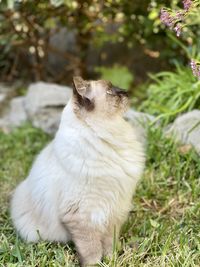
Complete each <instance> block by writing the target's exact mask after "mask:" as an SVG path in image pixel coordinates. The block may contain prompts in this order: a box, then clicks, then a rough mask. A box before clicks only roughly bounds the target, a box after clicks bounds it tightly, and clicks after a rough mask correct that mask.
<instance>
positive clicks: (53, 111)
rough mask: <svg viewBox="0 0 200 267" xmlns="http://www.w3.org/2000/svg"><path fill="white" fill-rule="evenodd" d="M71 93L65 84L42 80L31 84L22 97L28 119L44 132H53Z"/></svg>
mask: <svg viewBox="0 0 200 267" xmlns="http://www.w3.org/2000/svg"><path fill="white" fill-rule="evenodd" d="M71 93H72V90H71V88H70V87H66V86H60V85H57V84H50V83H44V82H38V83H34V84H31V85H30V86H29V88H28V92H27V95H26V96H25V99H24V104H25V110H26V112H27V115H28V118H29V120H30V121H31V122H32V124H33V125H34V126H35V127H38V128H41V129H42V130H44V131H45V132H46V133H50V134H53V133H55V132H56V130H57V129H58V125H59V122H60V115H61V112H62V110H63V108H64V107H65V105H66V104H67V102H68V100H69V98H70V97H71Z"/></svg>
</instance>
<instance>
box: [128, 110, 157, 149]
mask: <svg viewBox="0 0 200 267" xmlns="http://www.w3.org/2000/svg"><path fill="white" fill-rule="evenodd" d="M124 118H125V120H127V121H129V122H130V123H131V125H132V126H133V127H134V129H135V131H136V134H137V137H138V140H139V141H141V142H142V143H144V144H146V135H147V128H148V125H149V123H150V122H151V121H153V120H154V119H155V118H154V116H152V115H149V114H147V113H143V112H138V111H135V110H133V109H131V108H130V109H129V110H128V111H127V112H126V113H125V115H124Z"/></svg>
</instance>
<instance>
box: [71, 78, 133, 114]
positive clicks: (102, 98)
mask: <svg viewBox="0 0 200 267" xmlns="http://www.w3.org/2000/svg"><path fill="white" fill-rule="evenodd" d="M128 103H129V101H128V95H127V92H125V91H124V90H122V89H120V88H118V87H115V86H114V85H112V83H111V82H108V81H105V80H98V81H88V80H83V79H82V78H81V77H74V78H73V105H74V110H75V112H76V113H77V114H79V116H85V115H89V114H95V115H96V116H106V117H108V116H109V117H113V116H115V115H122V114H123V113H124V112H125V111H126V110H127V108H128Z"/></svg>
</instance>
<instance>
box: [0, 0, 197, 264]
mask: <svg viewBox="0 0 200 267" xmlns="http://www.w3.org/2000/svg"><path fill="white" fill-rule="evenodd" d="M199 14H200V1H199V0H198V1H191V0H184V1H178V0H172V1H168V0H164V1H157V0H150V1H147V0H134V1H130V0H115V1H114V0H107V1H103V0H102V1H97V0H93V1H92V0H88V1H81V0H51V1H50V0H48V1H47V0H44V1H37V0H35V1H34V0H29V1H26V0H21V1H14V0H8V1H4V0H0V266H78V261H77V257H76V254H75V250H74V247H73V245H70V246H69V245H61V244H53V243H52V244H51V243H47V242H41V243H39V244H29V245H27V244H25V243H24V242H23V241H22V240H21V239H20V238H19V237H18V236H17V234H16V232H15V231H14V229H13V226H12V223H11V220H10V215H9V201H10V196H11V194H12V190H13V189H14V188H15V186H16V184H17V183H19V181H21V180H22V179H24V178H25V177H26V175H27V173H28V170H29V168H30V166H31V163H32V161H33V159H34V157H35V156H36V154H37V153H38V152H39V151H40V150H41V149H42V148H43V147H44V145H45V144H46V143H47V142H48V141H49V140H51V138H52V132H51V130H47V131H45V132H44V131H43V130H44V129H43V127H39V126H40V125H39V124H37V123H34V122H35V121H34V119H33V121H31V120H29V119H26V120H25V119H24V117H23V116H22V117H23V118H22V117H20V124H19V125H17V124H16V120H18V117H17V116H16V115H18V112H19V110H18V109H17V107H19V106H18V104H19V102H20V101H22V100H23V101H24V99H25V97H27V95H28V97H29V99H30V98H31V97H32V93H33V94H34V92H33V91H34V90H35V92H36V91H37V89H34V88H37V87H38V86H39V87H40V89H39V91H38V92H41V91H40V90H43V92H41V98H42V94H44V91H45V90H47V89H46V88H48V87H49V86H52V83H53V84H57V85H64V86H68V87H69V88H67V87H66V90H70V87H71V82H72V77H73V76H76V75H80V76H82V77H84V78H85V79H98V78H102V79H106V80H110V81H112V82H113V84H115V85H117V86H119V87H121V88H124V89H125V90H128V91H129V93H130V96H131V97H130V99H131V106H132V112H133V117H134V116H135V114H137V115H138V116H139V115H141V114H142V116H144V117H145V118H148V120H147V119H145V125H142V129H144V131H145V134H144V135H145V141H144V143H145V146H146V150H147V163H146V165H147V167H146V170H145V173H144V176H143V179H142V181H141V183H140V184H139V185H138V188H137V192H136V195H135V196H134V198H133V209H132V211H131V213H130V216H129V219H128V221H127V223H126V224H125V225H124V227H123V229H122V233H121V237H120V242H119V244H117V245H116V247H115V248H113V258H112V259H104V261H103V263H101V265H100V266H104V267H106V266H112V267H114V266H119V267H125V266H127V267H128V266H131V267H132V266H136V267H140V266H147V267H150V266H152V267H156V266H162V267H163V266H166V267H168V266H177V267H178V266H185V267H186V266H188V267H189V266H200V160H199V154H200V80H199V78H200V67H199V62H200V15H199ZM38 81H43V82H45V84H44V83H42V84H41V83H40V84H39V85H38V83H37V82H38ZM30 84H32V87H31V88H30ZM55 88H58V87H55ZM55 88H54V89H55ZM60 89H61V87H59V89H55V90H58V91H59V90H60ZM58 91H56V92H57V93H58ZM30 92H31V94H30ZM47 92H48V91H47ZM29 94H30V95H29ZM43 97H45V96H44V95H43ZM16 98H18V100H19V99H21V100H20V101H18V100H17V101H16ZM13 99H15V100H14V102H12V101H13ZM27 99H28V98H26V101H28V100H27ZM16 102H17V103H18V104H16ZM13 103H14V104H13ZM20 103H21V102H20ZM56 105H57V106H56ZM56 105H55V106H54V107H52V106H51V107H49V106H48V108H46V110H45V112H47V113H45V116H46V114H50V112H52V110H55V109H56V112H58V113H59V114H60V112H61V110H62V108H63V103H62V105H61V104H60V102H59V101H58V103H57V104H56ZM10 109H11V111H10ZM40 111H41V110H40ZM40 111H39V112H40ZM42 112H43V110H42ZM48 112H49V113H48ZM134 112H135V113H134ZM11 113H12V118H11ZM13 113H14V115H15V116H14V117H13ZM131 114H132V113H131ZM29 115H30V114H29ZM9 116H10V117H9ZM13 118H14V119H13ZM13 120H14V121H15V123H13ZM177 120H178V121H177ZM21 122H22V123H21ZM32 122H33V123H32ZM43 122H44V121H43ZM132 123H133V124H134V123H135V117H134V119H133V120H132ZM33 125H35V126H38V127H33ZM16 126H19V127H16ZM182 126H184V127H185V128H184V127H182ZM39 128H40V129H39ZM44 128H45V127H44ZM42 129H43V130H42ZM48 129H49V128H48ZM169 129H176V131H174V132H173V134H169V133H170V131H168V130H169ZM186 130H187V131H188V132H187V133H186ZM171 132H172V131H171ZM49 133H50V134H49ZM175 133H176V134H177V136H176V138H175ZM185 134H186V135H187V137H185ZM189 134H190V135H189ZM188 135H189V137H188Z"/></svg>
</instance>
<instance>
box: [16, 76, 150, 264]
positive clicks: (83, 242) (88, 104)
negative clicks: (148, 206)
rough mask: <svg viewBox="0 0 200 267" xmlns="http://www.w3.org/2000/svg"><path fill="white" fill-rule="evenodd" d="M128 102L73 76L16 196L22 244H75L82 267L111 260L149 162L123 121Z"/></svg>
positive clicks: (100, 84)
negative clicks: (51, 133) (51, 134)
mask: <svg viewBox="0 0 200 267" xmlns="http://www.w3.org/2000/svg"><path fill="white" fill-rule="evenodd" d="M128 103H129V101H128V96H127V93H126V92H125V91H124V90H121V89H119V88H117V87H115V86H113V85H112V84H111V83H110V82H107V81H104V80H98V81H86V80H83V79H82V78H81V77H74V79H73V94H72V97H71V99H70V100H69V102H68V104H67V105H66V107H65V108H64V110H63V113H62V116H61V122H60V126H59V129H58V131H57V133H56V135H55V138H54V139H53V141H52V142H51V143H49V144H48V145H47V146H46V147H45V148H44V149H43V150H42V152H41V153H40V154H39V155H38V157H37V158H36V160H35V162H34V164H33V166H32V168H31V171H30V173H29V175H28V177H27V178H26V179H25V180H24V181H22V182H21V184H20V185H19V186H18V187H17V188H16V190H15V192H14V194H13V197H12V201H11V217H12V220H13V223H14V226H15V227H16V229H17V231H18V232H19V234H20V236H21V237H22V238H23V239H24V240H26V241H27V242H37V241H39V240H41V239H42V240H49V241H59V242H68V241H71V240H72V241H73V242H74V244H75V247H76V250H77V252H78V255H79V259H80V263H81V266H88V265H91V264H96V263H97V262H99V261H100V260H101V259H102V257H103V256H104V255H111V253H112V246H113V234H114V232H115V236H118V235H119V231H120V228H121V225H122V224H123V223H124V222H125V220H126V219H127V216H128V213H129V211H130V209H131V202H132V196H133V194H134V190H135V187H136V184H137V182H138V181H139V179H140V177H141V175H142V172H143V169H144V164H145V153H144V151H143V147H142V145H141V144H140V142H138V141H137V138H136V134H135V132H134V129H133V128H132V126H130V125H129V123H128V122H126V121H125V120H124V119H123V113H124V112H125V111H126V110H127V107H128Z"/></svg>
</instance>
